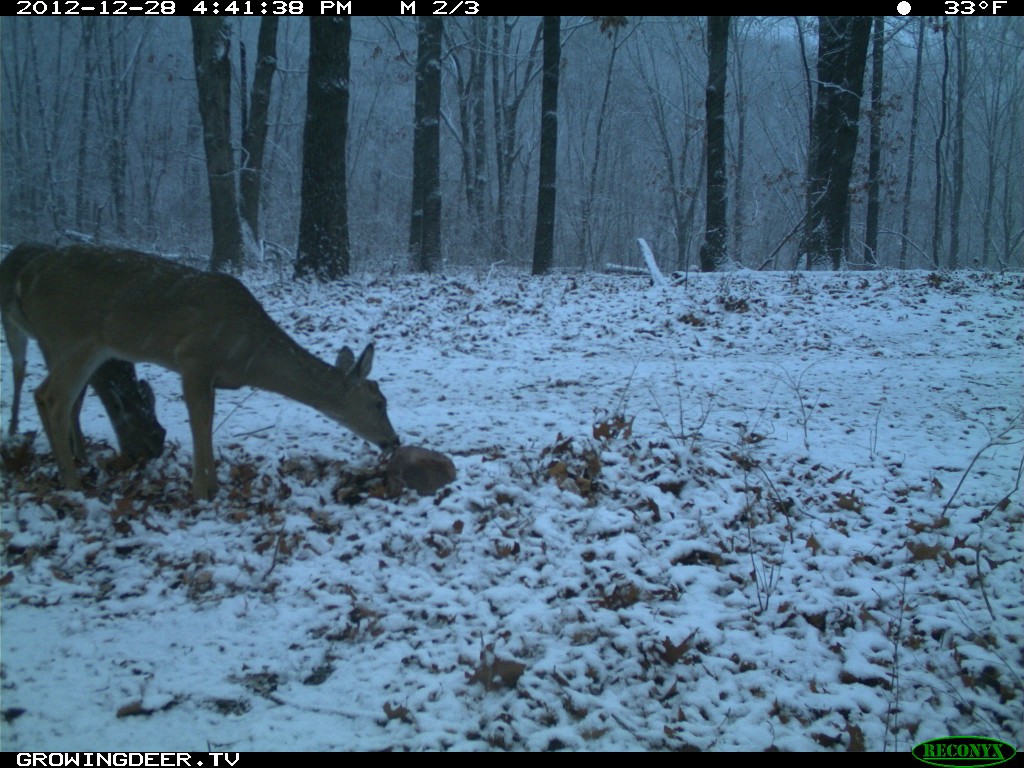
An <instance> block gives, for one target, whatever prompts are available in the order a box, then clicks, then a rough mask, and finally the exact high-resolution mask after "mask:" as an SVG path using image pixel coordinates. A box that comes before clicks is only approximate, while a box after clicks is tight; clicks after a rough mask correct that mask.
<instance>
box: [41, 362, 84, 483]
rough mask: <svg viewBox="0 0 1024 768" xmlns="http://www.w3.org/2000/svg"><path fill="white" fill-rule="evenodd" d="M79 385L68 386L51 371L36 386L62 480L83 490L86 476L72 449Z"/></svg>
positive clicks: (45, 427)
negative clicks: (73, 413)
mask: <svg viewBox="0 0 1024 768" xmlns="http://www.w3.org/2000/svg"><path fill="white" fill-rule="evenodd" d="M78 391H79V390H77V389H70V390H69V389H68V388H67V387H64V386H62V385H61V383H60V381H59V380H57V379H56V378H55V377H54V374H53V373H52V372H51V373H50V375H48V376H47V377H46V378H45V379H44V380H43V383H42V384H41V385H40V386H39V389H37V390H36V392H35V396H36V407H37V408H39V420H40V421H41V422H42V424H43V430H44V431H45V432H46V437H47V439H49V441H50V448H51V450H52V451H53V458H54V460H55V461H56V462H57V471H58V472H59V473H60V481H61V484H62V485H63V486H64V487H65V488H70V489H72V490H80V489H81V488H82V480H81V478H80V477H79V476H78V469H77V467H76V466H75V458H74V455H73V453H72V449H71V410H72V406H73V400H74V394H73V393H75V392H78Z"/></svg>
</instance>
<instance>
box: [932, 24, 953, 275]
mask: <svg viewBox="0 0 1024 768" xmlns="http://www.w3.org/2000/svg"><path fill="white" fill-rule="evenodd" d="M939 23H940V24H941V25H942V87H941V91H940V92H939V104H940V109H939V130H938V133H936V134H935V200H934V204H935V207H934V209H933V213H932V266H933V267H934V268H935V269H938V268H939V262H940V255H941V253H942V142H943V140H944V139H945V138H946V110H947V107H948V105H949V45H948V42H949V22H948V21H947V20H945V19H942V20H941V21H940V22H939Z"/></svg>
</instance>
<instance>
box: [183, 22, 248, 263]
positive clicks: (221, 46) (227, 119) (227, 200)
mask: <svg viewBox="0 0 1024 768" xmlns="http://www.w3.org/2000/svg"><path fill="white" fill-rule="evenodd" d="M189 21H191V22H192V54H193V60H194V62H195V69H196V86H197V88H198V89H199V116H200V118H201V119H202V121H203V146H204V148H205V149H206V178H207V182H208V184H209V188H210V216H211V220H212V228H213V251H212V253H211V255H210V268H211V269H213V270H215V271H221V270H226V269H236V268H238V267H239V266H241V263H242V229H241V224H240V223H239V219H238V203H237V202H236V195H235V161H234V156H233V155H232V152H231V59H230V56H229V52H230V49H231V28H230V27H229V26H228V23H227V22H226V21H224V20H222V19H215V18H208V17H196V16H193V17H191V18H190V19H189Z"/></svg>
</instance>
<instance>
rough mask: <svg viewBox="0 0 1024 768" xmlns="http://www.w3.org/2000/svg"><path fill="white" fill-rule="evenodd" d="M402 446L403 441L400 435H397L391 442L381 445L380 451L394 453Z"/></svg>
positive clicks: (387, 441)
mask: <svg viewBox="0 0 1024 768" xmlns="http://www.w3.org/2000/svg"><path fill="white" fill-rule="evenodd" d="M401 444H402V441H401V439H399V437H398V435H395V436H394V437H392V438H391V439H390V440H385V441H384V442H382V443H380V449H381V450H382V451H393V450H394V449H395V448H397V447H398V446H399V445H401Z"/></svg>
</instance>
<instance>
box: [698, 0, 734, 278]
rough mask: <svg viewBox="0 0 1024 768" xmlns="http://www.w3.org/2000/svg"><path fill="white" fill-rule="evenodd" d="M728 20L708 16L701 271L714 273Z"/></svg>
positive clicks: (721, 223) (722, 216)
mask: <svg viewBox="0 0 1024 768" xmlns="http://www.w3.org/2000/svg"><path fill="white" fill-rule="evenodd" d="M729 19H730V17H729V16H708V85H707V89H706V90H705V92H704V109H705V115H706V117H705V121H706V122H705V125H704V130H705V131H706V132H707V147H708V151H707V163H708V171H707V205H706V207H705V214H706V215H705V223H704V243H703V244H702V245H701V247H700V269H701V272H714V271H715V270H717V269H718V268H719V267H720V266H721V264H722V262H723V261H725V241H726V229H727V227H726V223H725V222H726V192H727V187H726V177H725V74H726V66H727V65H728V61H729V58H728V55H729Z"/></svg>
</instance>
